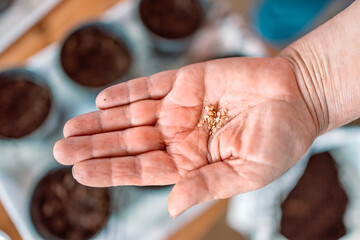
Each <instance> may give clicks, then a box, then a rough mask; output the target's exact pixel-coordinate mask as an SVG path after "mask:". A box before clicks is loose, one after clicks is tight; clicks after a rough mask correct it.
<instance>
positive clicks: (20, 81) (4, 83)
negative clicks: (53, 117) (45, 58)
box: [0, 71, 51, 139]
mask: <svg viewBox="0 0 360 240" xmlns="http://www.w3.org/2000/svg"><path fill="white" fill-rule="evenodd" d="M36 78H38V76H36V75H35V74H32V73H29V72H24V71H5V72H2V73H0V138H15V139H17V138H21V137H24V136H26V135H28V134H30V133H32V132H34V131H35V130H36V129H37V128H39V127H40V126H41V125H42V124H43V123H44V121H45V119H46V118H47V116H48V115H49V112H50V109H51V95H50V90H49V89H48V88H46V87H44V86H41V85H39V84H37V83H36V81H34V80H36Z"/></svg>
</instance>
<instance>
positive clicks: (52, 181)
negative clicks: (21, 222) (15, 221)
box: [30, 167, 111, 240]
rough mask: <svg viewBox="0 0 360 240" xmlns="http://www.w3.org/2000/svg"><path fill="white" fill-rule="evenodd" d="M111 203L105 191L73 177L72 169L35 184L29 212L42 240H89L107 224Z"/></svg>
mask: <svg viewBox="0 0 360 240" xmlns="http://www.w3.org/2000/svg"><path fill="white" fill-rule="evenodd" d="M110 201H111V200H110V193H109V190H108V189H106V188H91V187H86V186H83V185H81V184H79V183H78V182H77V181H76V180H75V179H74V178H73V176H72V173H71V168H69V167H66V168H59V169H57V170H53V171H51V172H50V173H48V174H47V175H46V176H45V177H44V178H43V179H42V180H41V181H40V182H39V184H38V185H37V187H36V189H35V191H34V194H33V196H32V200H31V206H30V213H31V218H32V221H33V224H34V226H35V228H36V229H37V231H38V232H39V234H40V235H41V236H42V237H43V238H45V239H67V240H75V239H76V240H82V239H89V238H91V237H92V236H94V235H95V234H96V233H98V232H99V231H100V230H101V229H102V227H103V226H104V225H105V223H106V222H107V220H108V218H109V215H110V205H111V203H110Z"/></svg>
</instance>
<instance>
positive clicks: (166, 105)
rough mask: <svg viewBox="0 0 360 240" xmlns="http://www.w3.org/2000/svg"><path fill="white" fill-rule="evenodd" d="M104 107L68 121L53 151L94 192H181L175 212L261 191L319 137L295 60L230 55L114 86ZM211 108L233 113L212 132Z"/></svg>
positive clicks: (173, 202)
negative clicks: (138, 188) (151, 188)
mask: <svg viewBox="0 0 360 240" xmlns="http://www.w3.org/2000/svg"><path fill="white" fill-rule="evenodd" d="M96 104H97V106H98V108H99V109H101V110H100V111H97V112H92V113H87V114H84V115H81V116H78V117H76V118H74V119H71V120H70V121H69V122H68V123H67V124H66V125H65V127H64V136H65V139H63V140H60V141H59V142H57V144H56V145H55V147H54V156H55V158H56V159H57V160H58V161H59V162H60V163H62V164H66V165H71V164H75V166H74V176H75V178H76V179H77V180H78V181H79V182H81V183H83V184H85V185H89V186H116V185H165V184H173V183H176V185H175V186H174V188H173V190H172V192H171V194H170V197H169V202H168V207H169V212H170V214H171V216H177V215H179V214H180V213H181V212H183V211H185V210H186V209H188V208H189V207H191V206H193V205H195V204H197V203H200V202H203V201H207V200H211V199H218V198H227V197H230V196H233V195H235V194H237V193H243V192H248V191H253V190H256V189H259V188H261V187H263V186H265V185H266V184H268V183H270V182H271V181H273V180H274V179H276V178H278V177H280V176H281V175H282V174H283V173H284V172H285V171H287V170H288V169H289V168H290V167H291V166H293V165H294V164H295V163H296V161H298V160H299V159H300V158H301V157H302V156H303V155H304V154H305V152H306V151H307V149H308V148H309V147H310V145H311V143H312V141H313V140H314V138H315V137H316V136H317V129H316V124H315V121H314V118H312V116H311V115H310V113H309V111H308V108H307V105H306V104H305V102H304V100H303V97H302V95H301V93H300V91H299V89H298V86H297V80H296V78H295V75H294V73H293V70H292V68H291V67H290V65H289V64H288V62H287V61H286V60H284V59H281V58H273V59H261V58H258V59H255V58H229V59H223V60H214V61H210V62H206V63H199V64H194V65H189V66H186V67H183V68H181V69H178V70H170V71H165V72H161V73H158V74H155V75H152V76H150V77H144V78H138V79H134V80H131V81H128V82H125V83H121V84H118V85H114V86H112V87H110V88H108V89H105V90H104V91H103V92H101V93H100V94H99V96H98V97H97V100H96ZM207 105H213V106H215V107H216V108H217V109H219V110H221V109H227V110H228V112H227V116H228V118H229V120H228V121H226V122H225V124H224V126H223V127H222V128H220V129H218V130H217V131H216V132H215V133H214V134H212V135H210V134H209V130H208V128H207V126H206V125H204V126H203V127H198V123H199V121H200V120H201V119H202V118H203V116H204V113H205V109H204V107H205V106H207Z"/></svg>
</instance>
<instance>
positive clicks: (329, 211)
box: [281, 153, 348, 240]
mask: <svg viewBox="0 0 360 240" xmlns="http://www.w3.org/2000/svg"><path fill="white" fill-rule="evenodd" d="M347 203H348V197H347V195H346V193H345V191H344V190H343V188H342V185H341V183H340V182H339V179H338V173H337V167H336V163H335V161H334V159H333V158H332V157H331V156H330V154H329V153H322V154H318V155H314V156H312V157H311V158H310V160H309V163H308V166H307V168H306V170H305V173H304V175H303V176H302V177H301V179H300V180H299V182H298V183H297V185H296V186H295V188H294V189H293V190H292V191H291V193H290V195H289V196H288V197H287V199H286V200H285V202H284V203H283V204H282V211H283V213H282V219H281V233H282V234H283V235H284V236H285V237H286V238H287V239H290V240H293V239H299V240H300V239H302V240H303V239H307V240H312V239H314V240H315V239H316V240H332V239H334V240H335V239H339V238H340V237H342V236H343V235H345V233H346V229H345V226H344V223H343V216H344V213H345V210H346V206H347Z"/></svg>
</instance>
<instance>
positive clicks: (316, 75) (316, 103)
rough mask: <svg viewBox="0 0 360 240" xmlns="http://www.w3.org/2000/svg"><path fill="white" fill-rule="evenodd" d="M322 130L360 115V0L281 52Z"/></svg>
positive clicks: (321, 131) (339, 124)
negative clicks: (290, 66)
mask: <svg viewBox="0 0 360 240" xmlns="http://www.w3.org/2000/svg"><path fill="white" fill-rule="evenodd" d="M280 56H281V57H285V58H286V59H288V60H289V62H290V64H291V65H292V67H293V69H294V72H295V75H296V78H297V80H298V86H299V89H300V91H301V93H302V95H303V97H304V100H305V102H306V103H307V106H308V108H309V111H310V113H311V115H312V117H313V119H314V122H315V124H316V125H317V128H318V130H319V134H322V133H325V132H327V131H329V130H331V129H334V128H336V127H339V126H341V125H344V124H346V123H348V122H350V121H352V120H354V119H356V118H359V117H360V0H357V1H355V2H354V3H353V4H352V5H351V6H350V7H348V8H347V9H346V10H344V11H343V12H341V13H340V14H338V15H337V16H336V17H334V18H333V19H331V20H330V21H328V22H327V23H325V24H324V25H322V26H320V27H319V28H317V29H315V30H314V31H312V32H311V33H309V34H307V35H306V36H304V37H303V38H301V39H299V40H298V41H296V42H294V43H293V44H291V45H290V46H288V47H287V48H286V49H285V50H284V51H282V52H281V53H280Z"/></svg>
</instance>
